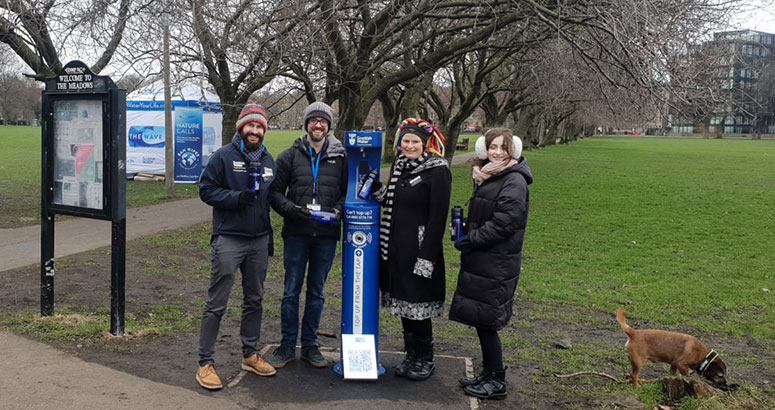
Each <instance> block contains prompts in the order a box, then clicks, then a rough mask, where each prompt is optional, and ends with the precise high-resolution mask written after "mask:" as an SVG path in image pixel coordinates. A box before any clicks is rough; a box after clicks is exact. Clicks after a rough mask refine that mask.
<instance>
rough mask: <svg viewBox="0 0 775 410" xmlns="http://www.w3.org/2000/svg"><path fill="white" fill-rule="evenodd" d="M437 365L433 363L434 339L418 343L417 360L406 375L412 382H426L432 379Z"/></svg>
mask: <svg viewBox="0 0 775 410" xmlns="http://www.w3.org/2000/svg"><path fill="white" fill-rule="evenodd" d="M435 368H436V365H435V363H434V361H433V339H426V340H418V341H417V358H416V359H415V361H414V363H412V367H411V368H410V369H409V371H408V372H407V373H406V377H408V378H409V379H411V380H425V379H427V378H429V377H431V374H433V370H434V369H435Z"/></svg>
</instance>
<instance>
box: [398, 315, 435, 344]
mask: <svg viewBox="0 0 775 410" xmlns="http://www.w3.org/2000/svg"><path fill="white" fill-rule="evenodd" d="M401 324H402V325H403V327H404V333H414V334H415V336H416V337H417V340H428V339H431V338H433V325H432V324H431V320H430V319H423V320H412V319H407V318H405V317H402V318H401Z"/></svg>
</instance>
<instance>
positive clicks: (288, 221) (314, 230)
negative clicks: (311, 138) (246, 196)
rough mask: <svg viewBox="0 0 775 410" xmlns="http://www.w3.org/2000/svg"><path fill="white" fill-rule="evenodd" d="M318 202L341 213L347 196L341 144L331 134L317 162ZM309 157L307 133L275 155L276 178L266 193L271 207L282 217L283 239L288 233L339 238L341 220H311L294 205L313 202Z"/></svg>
mask: <svg viewBox="0 0 775 410" xmlns="http://www.w3.org/2000/svg"><path fill="white" fill-rule="evenodd" d="M318 164H319V165H318V167H319V168H318V177H317V203H318V204H320V205H321V210H323V211H329V212H330V211H331V210H332V209H333V208H336V209H337V210H338V211H339V214H340V215H342V207H343V206H344V200H345V196H346V195H347V176H348V170H347V159H346V157H345V150H344V146H343V145H342V143H341V142H339V140H337V139H336V138H334V136H333V135H330V134H329V135H328V136H327V137H326V142H325V144H324V145H323V149H322V150H321V157H320V161H319V163H318ZM314 185H315V183H314V178H313V176H312V156H311V155H310V152H309V144H308V143H307V136H306V135H304V136H302V137H300V138H298V139H296V141H294V142H293V145H291V147H290V148H288V149H287V150H285V151H283V152H282V153H280V155H279V156H277V177H276V179H275V181H274V183H273V184H272V188H271V191H270V192H269V200H270V201H271V204H272V208H273V209H274V210H275V211H277V213H278V214H280V215H281V216H282V217H283V218H284V220H283V231H282V235H283V238H286V237H288V236H326V237H333V238H337V239H339V238H341V236H342V228H341V222H339V223H336V224H329V223H323V222H314V221H311V220H310V219H309V218H307V217H304V218H302V217H300V215H299V213H298V211H297V210H296V207H297V205H298V206H301V207H306V206H307V204H310V203H312V191H313V187H314Z"/></svg>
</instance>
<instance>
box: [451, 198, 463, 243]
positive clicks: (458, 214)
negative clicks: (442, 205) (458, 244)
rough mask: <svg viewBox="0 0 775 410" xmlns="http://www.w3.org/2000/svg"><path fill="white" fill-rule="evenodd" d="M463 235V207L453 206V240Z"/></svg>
mask: <svg viewBox="0 0 775 410" xmlns="http://www.w3.org/2000/svg"><path fill="white" fill-rule="evenodd" d="M461 236H463V208H461V207H459V206H457V205H456V206H453V207H452V240H453V241H456V240H457V238H460V237H461Z"/></svg>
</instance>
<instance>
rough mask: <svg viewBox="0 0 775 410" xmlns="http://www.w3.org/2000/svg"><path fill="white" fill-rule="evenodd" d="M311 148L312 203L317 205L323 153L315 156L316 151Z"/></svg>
mask: <svg viewBox="0 0 775 410" xmlns="http://www.w3.org/2000/svg"><path fill="white" fill-rule="evenodd" d="M307 148H309V156H310V162H311V167H312V203H313V204H314V203H317V197H318V169H320V157H322V156H323V155H322V153H321V152H318V153H317V156H315V150H314V149H312V147H307Z"/></svg>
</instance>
